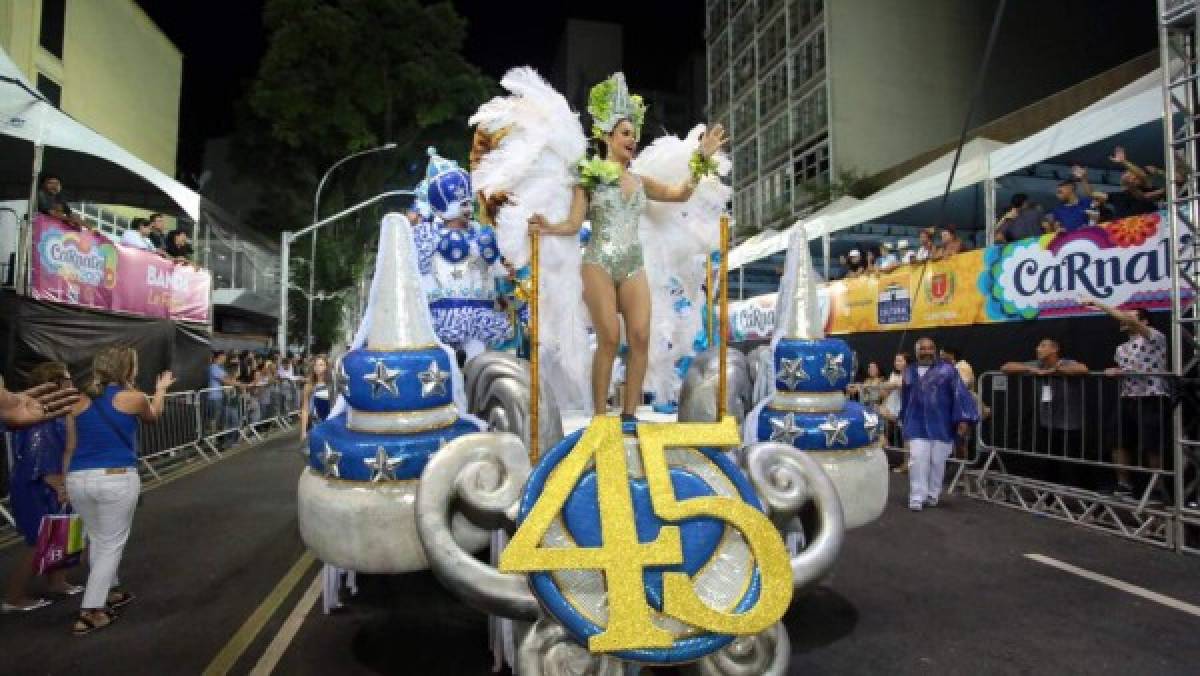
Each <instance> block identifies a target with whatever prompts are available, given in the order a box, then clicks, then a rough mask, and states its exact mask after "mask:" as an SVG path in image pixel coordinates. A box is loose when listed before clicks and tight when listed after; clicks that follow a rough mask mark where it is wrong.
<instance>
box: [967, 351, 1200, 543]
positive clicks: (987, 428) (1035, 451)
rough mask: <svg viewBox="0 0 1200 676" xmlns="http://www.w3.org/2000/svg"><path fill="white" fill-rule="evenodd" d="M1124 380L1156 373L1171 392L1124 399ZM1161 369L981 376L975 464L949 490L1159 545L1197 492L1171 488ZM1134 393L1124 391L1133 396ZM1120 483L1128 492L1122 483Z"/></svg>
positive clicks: (1170, 538) (1168, 407)
mask: <svg viewBox="0 0 1200 676" xmlns="http://www.w3.org/2000/svg"><path fill="white" fill-rule="evenodd" d="M1123 379H1131V380H1132V379H1138V381H1139V382H1140V383H1142V384H1145V383H1147V382H1149V379H1154V380H1155V381H1156V382H1157V383H1158V384H1159V385H1161V386H1162V387H1163V388H1164V390H1165V391H1166V392H1167V395H1168V396H1145V397H1135V396H1122V394H1123V391H1122V381H1123ZM1169 379H1170V376H1169V375H1167V374H1145V373H1142V374H1125V375H1122V376H1107V375H1105V374H1103V373H1090V374H1087V375H1081V376H1061V375H1045V376H1043V375H1032V374H1030V375H1026V374H1022V375H1005V374H1003V373H999V372H994V371H992V372H987V373H984V374H982V375H981V376H980V378H979V388H978V391H979V393H980V395H981V400H982V404H983V407H984V408H985V409H986V410H988V411H989V412H990V415H989V416H988V417H987V418H985V419H984V420H983V421H982V423H981V425H980V428H979V432H978V443H977V451H978V453H979V456H980V458H981V462H980V463H979V464H978V465H977V466H975V467H973V468H970V469H968V470H967V471H966V472H965V473H964V474H963V475H962V476H961V477H960V478H959V480H956V483H955V484H954V485H952V490H958V491H959V492H961V493H962V494H965V495H968V496H971V497H975V498H979V499H982V500H987V501H990V502H994V503H998V504H1001V505H1004V506H1007V507H1012V508H1015V509H1020V510H1024V511H1028V512H1033V513H1037V514H1041V515H1044V516H1050V517H1053V518H1057V519H1062V520H1065V521H1068V522H1071V523H1074V524H1077V525H1081V526H1085V527H1088V528H1093V529H1097V530H1102V531H1106V532H1110V533H1114V534H1117V535H1120V536H1123V537H1127V538H1131V539H1135V540H1139V541H1142V542H1146V543H1149V544H1154V545H1158V546H1163V547H1176V546H1178V545H1179V544H1180V543H1178V542H1176V540H1177V538H1176V535H1175V534H1176V533H1177V532H1182V531H1180V530H1179V529H1176V528H1175V527H1174V525H1175V523H1176V521H1177V520H1178V519H1179V518H1180V517H1181V512H1182V510H1183V509H1184V505H1185V504H1187V503H1188V501H1189V500H1194V499H1195V491H1196V486H1195V482H1194V481H1193V482H1192V484H1191V485H1190V486H1189V487H1188V489H1187V491H1185V493H1187V494H1186V495H1171V492H1172V486H1173V483H1174V481H1173V480H1174V475H1175V472H1176V471H1179V469H1180V468H1179V467H1178V466H1177V464H1176V461H1175V459H1174V456H1175V453H1174V446H1175V444H1174V438H1173V432H1172V427H1171V422H1170V421H1171V414H1172V411H1173V408H1174V406H1175V402H1174V400H1173V398H1172V397H1171V396H1170V393H1171V390H1170V388H1169V385H1170V380H1169ZM1132 393H1133V391H1130V392H1128V393H1127V394H1132ZM1121 485H1124V486H1128V487H1130V488H1131V489H1132V491H1130V492H1125V491H1123V490H1119V489H1120V488H1121Z"/></svg>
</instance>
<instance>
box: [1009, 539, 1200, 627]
mask: <svg viewBox="0 0 1200 676" xmlns="http://www.w3.org/2000/svg"><path fill="white" fill-rule="evenodd" d="M1025 558H1027V559H1030V560H1031V561H1036V562H1038V563H1041V564H1044V565H1047V566H1050V567H1051V568H1057V569H1059V570H1062V571H1065V572H1068V573H1072V574H1074V575H1078V576H1079V577H1082V578H1085V579H1088V580H1091V581H1093V582H1099V583H1100V584H1105V585H1108V586H1109V587H1112V588H1114V589H1120V590H1121V591H1123V592H1125V593H1127V594H1133V595H1134V596H1140V597H1142V598H1144V599H1146V600H1147V601H1154V602H1155V603H1158V604H1160V605H1164V606H1167V607H1168V608H1174V609H1175V610H1178V611H1181V612H1185V613H1188V614H1189V615H1194V616H1196V617H1200V606H1195V605H1192V604H1190V603H1188V602H1186V601H1180V600H1179V599H1176V598H1172V597H1170V596H1167V595H1165V594H1159V593H1158V592H1155V591H1150V590H1149V589H1146V588H1145V587H1139V586H1137V585H1135V584H1130V583H1128V582H1124V581H1122V580H1118V579H1116V578H1112V577H1109V576H1107V575H1101V574H1100V573H1093V572H1092V571H1090V570H1086V569H1083V568H1079V567H1077V566H1072V565H1071V564H1069V563H1063V562H1062V561H1059V560H1058V559H1052V558H1050V557H1049V556H1043V555H1041V554H1026V555H1025Z"/></svg>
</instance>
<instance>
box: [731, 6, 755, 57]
mask: <svg viewBox="0 0 1200 676" xmlns="http://www.w3.org/2000/svg"><path fill="white" fill-rule="evenodd" d="M747 4H748V3H747ZM752 44H754V7H752V6H744V7H743V8H742V11H741V12H739V13H738V15H737V16H735V17H733V51H735V52H738V51H741V50H742V49H743V48H744V47H746V46H747V45H752Z"/></svg>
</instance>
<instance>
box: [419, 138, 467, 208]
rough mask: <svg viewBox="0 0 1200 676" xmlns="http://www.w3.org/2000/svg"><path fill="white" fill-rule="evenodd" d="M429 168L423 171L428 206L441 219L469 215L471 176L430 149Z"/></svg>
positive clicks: (455, 163)
mask: <svg viewBox="0 0 1200 676" xmlns="http://www.w3.org/2000/svg"><path fill="white" fill-rule="evenodd" d="M425 152H426V153H428V154H429V166H428V167H427V168H426V170H425V182H426V192H427V199H428V200H429V206H430V207H432V208H433V211H434V213H436V214H437V215H438V216H440V217H442V218H443V219H446V220H450V219H454V218H463V217H466V216H469V215H470V214H471V203H472V200H473V199H474V196H473V195H472V193H471V176H470V174H468V173H467V172H466V171H463V169H462V168H461V167H459V166H458V163H457V162H455V161H454V160H448V159H446V158H444V157H442V156H441V155H438V154H437V149H436V148H433V147H430V148H428V149H427V150H426V151H425Z"/></svg>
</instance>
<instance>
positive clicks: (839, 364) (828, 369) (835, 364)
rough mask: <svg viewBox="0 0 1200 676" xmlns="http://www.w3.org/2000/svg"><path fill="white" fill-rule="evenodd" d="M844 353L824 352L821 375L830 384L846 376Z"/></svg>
mask: <svg viewBox="0 0 1200 676" xmlns="http://www.w3.org/2000/svg"><path fill="white" fill-rule="evenodd" d="M845 362H846V355H844V354H832V353H830V352H826V353H825V366H823V367H822V368H821V375H823V376H825V379H826V380H828V381H829V384H830V385H833V384H836V383H837V381H839V380H841V379H842V378H845V377H846V366H845Z"/></svg>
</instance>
